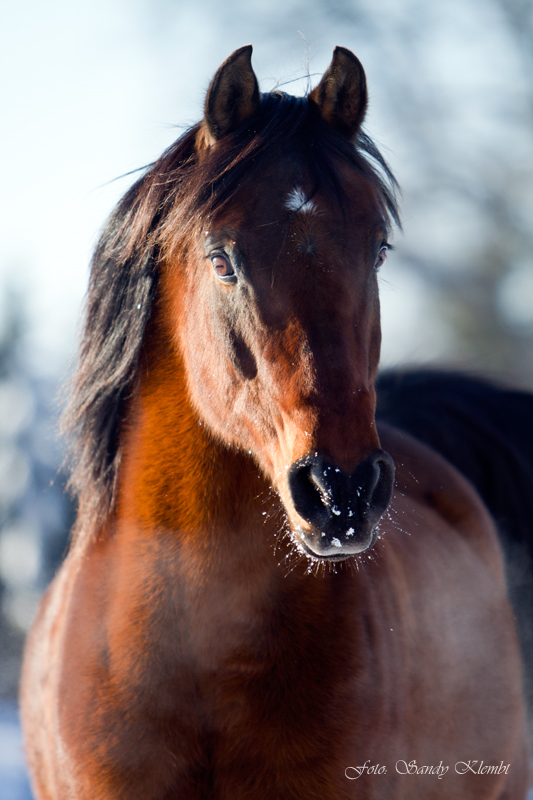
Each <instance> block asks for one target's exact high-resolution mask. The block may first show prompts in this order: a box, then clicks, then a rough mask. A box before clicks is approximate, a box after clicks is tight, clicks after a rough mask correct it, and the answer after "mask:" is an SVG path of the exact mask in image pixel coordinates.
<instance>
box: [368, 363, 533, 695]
mask: <svg viewBox="0 0 533 800" xmlns="http://www.w3.org/2000/svg"><path fill="white" fill-rule="evenodd" d="M377 391H378V406H377V416H378V418H380V419H383V420H384V421H386V422H389V423H390V424H391V425H394V426H395V427H397V428H402V429H403V430H405V431H407V432H408V433H410V434H412V435H413V436H415V437H416V438H417V439H420V440H421V441H423V442H425V443H426V444H428V445H429V446H430V447H433V448H434V449H435V450H437V451H438V452H439V453H441V455H443V456H444V457H445V458H446V459H447V460H448V461H450V462H451V463H452V464H454V465H455V466H456V467H457V469H459V470H460V471H461V472H462V473H463V475H465V476H466V477H467V478H468V479H469V480H470V482H471V483H473V485H474V486H475V487H476V489H477V491H478V492H479V494H480V495H481V497H482V498H483V500H484V502H485V505H486V506H487V507H488V508H489V510H490V511H491V513H492V515H493V517H494V519H495V521H496V524H497V527H498V531H499V534H500V540H501V544H502V549H503V551H504V555H505V560H506V567H507V578H508V586H509V595H510V598H511V602H512V604H513V607H514V611H515V614H516V617H517V622H518V629H519V634H520V639H521V642H522V647H523V650H524V657H525V660H526V664H527V666H528V669H527V671H528V672H529V676H527V678H526V692H527V694H528V703H529V707H530V709H533V394H529V393H528V392H521V391H515V390H512V389H508V388H505V387H503V386H499V385H498V384H496V383H491V382H490V381H486V380H482V379H479V378H475V377H471V376H468V375H461V374H457V373H453V372H449V373H448V372H437V371H430V370H419V371H408V372H400V371H394V372H385V373H383V374H382V375H381V376H380V377H379V380H378V384H377Z"/></svg>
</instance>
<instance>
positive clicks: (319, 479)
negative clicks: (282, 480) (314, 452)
mask: <svg viewBox="0 0 533 800" xmlns="http://www.w3.org/2000/svg"><path fill="white" fill-rule="evenodd" d="M320 472H321V470H319V469H317V468H316V464H313V463H310V462H304V463H301V462H296V463H295V464H293V465H292V467H291V468H290V470H289V475H288V482H289V490H290V492H291V496H292V502H293V503H294V507H295V509H296V511H297V512H298V514H299V515H300V516H301V517H302V518H303V519H305V520H307V522H310V523H311V524H312V525H315V526H319V525H323V524H325V523H326V522H327V519H328V517H329V513H328V506H329V505H330V502H331V501H330V499H329V495H330V493H328V488H327V485H326V483H325V481H324V480H323V476H321V475H320Z"/></svg>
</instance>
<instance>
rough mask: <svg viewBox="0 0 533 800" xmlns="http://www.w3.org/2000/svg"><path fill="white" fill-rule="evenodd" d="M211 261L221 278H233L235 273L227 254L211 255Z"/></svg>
mask: <svg viewBox="0 0 533 800" xmlns="http://www.w3.org/2000/svg"><path fill="white" fill-rule="evenodd" d="M211 263H212V264H213V268H214V270H215V272H216V274H217V275H218V277H219V278H231V277H232V276H233V275H235V272H234V271H233V267H232V266H231V263H230V260H229V258H227V256H222V255H216V256H211Z"/></svg>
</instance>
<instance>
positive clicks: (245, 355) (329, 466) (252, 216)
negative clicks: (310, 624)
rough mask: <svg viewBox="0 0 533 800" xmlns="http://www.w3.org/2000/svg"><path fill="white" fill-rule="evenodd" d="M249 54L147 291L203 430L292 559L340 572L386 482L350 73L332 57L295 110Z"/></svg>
mask: <svg viewBox="0 0 533 800" xmlns="http://www.w3.org/2000/svg"><path fill="white" fill-rule="evenodd" d="M251 51H252V48H251V47H243V48H241V49H240V50H237V51H236V52H235V53H233V55H231V56H230V57H229V58H228V59H227V60H226V61H225V62H224V63H223V64H222V66H221V67H220V69H219V70H218V72H217V73H216V75H215V77H214V79H213V81H212V83H211V86H210V88H209V90H208V93H207V99H206V104H205V116H204V119H203V121H202V123H201V125H200V127H199V128H198V130H197V133H196V138H195V146H194V147H195V154H194V160H195V163H196V169H197V170H200V173H201V174H202V175H204V176H205V175H214V174H216V175H217V179H216V180H212V181H211V182H210V183H209V181H207V182H206V181H205V180H204V183H205V184H206V185H207V187H208V189H207V190H206V193H205V196H206V198H207V199H206V202H204V205H203V207H202V205H201V203H198V209H199V211H198V214H197V215H196V217H195V220H194V224H193V227H192V228H191V235H190V236H189V237H188V239H187V244H186V246H184V245H183V241H184V237H183V235H182V233H180V222H179V220H176V219H173V218H172V215H170V216H169V219H168V220H167V221H166V223H165V231H166V233H165V236H166V239H165V247H166V258H165V267H164V270H163V275H162V290H163V294H164V296H165V297H166V298H167V309H168V316H169V319H170V320H173V321H174V330H175V333H174V339H175V341H176V343H177V345H178V347H179V349H180V351H181V353H182V356H183V359H184V364H185V369H186V374H187V382H188V387H189V392H190V395H191V400H192V402H193V405H194V407H195V408H196V410H197V412H198V413H199V415H200V417H201V418H202V419H203V420H204V421H205V423H206V424H207V425H208V426H209V427H210V428H211V430H212V431H213V432H214V433H215V434H216V435H217V436H218V437H219V438H220V439H222V440H223V441H224V442H225V443H227V444H229V445H231V446H235V447H237V448H239V449H241V450H244V451H248V452H250V453H251V454H253V456H254V457H255V460H256V461H257V462H258V464H259V465H260V467H261V468H262V470H263V472H264V473H265V474H266V475H267V477H268V478H269V479H270V481H271V482H272V484H273V486H274V487H275V489H276V490H277V492H278V493H279V495H280V497H281V499H282V502H283V504H284V506H285V510H286V513H287V516H288V520H289V523H290V526H291V529H292V532H293V534H294V540H295V541H296V543H297V545H298V546H299V548H300V549H301V550H303V551H305V553H306V554H307V555H308V556H309V557H311V558H320V559H329V560H342V559H345V558H348V557H350V556H352V555H354V554H356V553H360V552H362V551H364V550H366V549H367V548H368V547H370V546H371V545H372V543H373V541H374V539H375V536H376V525H377V523H378V521H379V519H380V518H381V516H382V514H383V513H384V512H385V510H386V509H387V506H388V504H389V500H390V497H391V492H392V487H393V481H394V465H393V462H392V459H391V458H390V456H389V455H388V454H387V453H385V452H384V451H383V450H381V448H380V442H379V438H378V434H377V432H376V426H375V423H374V412H375V391H374V381H375V378H376V373H377V368H378V360H379V353H380V341H381V335H380V319H379V298H378V287H377V277H376V275H377V270H378V269H379V267H380V265H381V263H382V262H383V260H384V258H385V256H386V251H387V247H388V245H387V229H388V214H387V209H386V201H384V199H383V192H382V189H383V186H382V185H381V184H379V183H378V182H377V181H376V179H375V173H373V172H372V171H371V170H370V169H369V168H368V164H367V162H366V161H365V160H364V159H363V158H362V157H361V155H360V154H359V153H358V151H357V149H356V147H355V146H354V140H355V138H356V137H357V136H358V135H360V127H361V123H362V121H363V118H364V114H365V109H366V105H367V90H366V81H365V74H364V71H363V68H362V66H361V64H360V62H359V61H358V59H357V58H356V57H355V56H354V55H353V54H352V53H351V52H350V51H348V50H345V49H343V48H336V50H335V53H334V56H333V61H332V63H331V65H330V67H329V68H328V70H327V71H326V73H325V74H324V76H323V78H322V80H321V82H320V83H319V85H318V86H317V87H316V88H315V89H314V90H313V91H312V93H311V94H310V96H309V97H308V98H293V97H288V96H286V95H284V94H282V93H276V92H274V93H271V94H267V95H260V93H259V90H258V85H257V80H256V77H255V75H254V72H253V70H252V66H251ZM213 198H214V200H213ZM206 209H207V210H206ZM182 213H183V212H182ZM182 218H183V217H182ZM180 243H181V244H180ZM178 245H179V246H178Z"/></svg>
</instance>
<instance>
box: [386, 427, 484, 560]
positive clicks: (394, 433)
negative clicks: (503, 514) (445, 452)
mask: <svg viewBox="0 0 533 800" xmlns="http://www.w3.org/2000/svg"><path fill="white" fill-rule="evenodd" d="M378 430H379V437H380V441H381V445H382V447H383V449H384V450H386V451H387V452H388V453H390V455H391V456H392V458H393V459H394V462H395V465H396V478H395V492H396V494H397V495H399V496H400V497H403V498H406V501H407V502H414V503H416V504H417V505H421V506H423V507H425V508H430V509H431V510H432V511H434V512H436V513H437V514H438V515H439V516H440V517H441V518H442V519H443V520H444V521H445V522H446V523H448V524H449V525H450V526H452V527H453V528H455V529H458V530H460V531H462V532H464V534H465V535H466V536H467V537H468V538H469V539H472V540H474V541H475V540H478V541H479V542H480V543H481V542H484V543H485V544H486V545H488V546H489V547H490V549H491V550H492V549H493V547H494V546H495V545H496V540H497V537H496V531H495V527H494V522H493V520H492V517H491V516H490V514H489V512H488V510H487V508H486V506H485V505H484V503H483V501H482V499H481V498H480V496H479V495H478V493H477V492H476V490H475V488H474V487H473V486H472V484H471V483H470V481H468V480H467V478H465V477H464V476H463V475H462V474H461V473H460V472H459V470H457V469H456V468H455V467H454V466H453V465H452V464H451V463H450V462H449V461H447V460H446V459H445V458H443V457H442V456H441V455H440V454H439V453H437V452H436V451H435V450H433V449H432V448H430V447H428V446H427V445H425V444H423V443H422V442H420V441H418V439H415V438H414V437H413V436H411V435H410V434H408V433H406V432H404V431H402V430H400V429H398V428H394V427H392V426H391V425H389V424H387V423H383V422H380V423H379V425H378Z"/></svg>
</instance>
